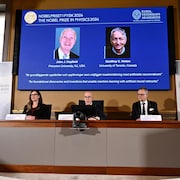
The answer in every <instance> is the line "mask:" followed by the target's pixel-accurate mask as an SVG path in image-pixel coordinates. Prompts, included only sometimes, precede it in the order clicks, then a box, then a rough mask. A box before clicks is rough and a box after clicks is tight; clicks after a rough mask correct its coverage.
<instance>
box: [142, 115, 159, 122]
mask: <svg viewBox="0 0 180 180" xmlns="http://www.w3.org/2000/svg"><path fill="white" fill-rule="evenodd" d="M140 121H162V116H161V115H140Z"/></svg>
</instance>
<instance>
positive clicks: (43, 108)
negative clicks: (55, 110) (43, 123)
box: [23, 104, 51, 119]
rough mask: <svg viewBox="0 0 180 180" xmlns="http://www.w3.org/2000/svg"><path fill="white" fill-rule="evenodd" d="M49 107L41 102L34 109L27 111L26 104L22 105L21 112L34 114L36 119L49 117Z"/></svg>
mask: <svg viewBox="0 0 180 180" xmlns="http://www.w3.org/2000/svg"><path fill="white" fill-rule="evenodd" d="M50 113H51V107H50V106H49V105H46V104H41V105H40V106H39V107H37V108H36V109H30V110H28V111H27V105H25V106H24V110H23V114H26V115H32V116H35V118H36V119H50Z"/></svg>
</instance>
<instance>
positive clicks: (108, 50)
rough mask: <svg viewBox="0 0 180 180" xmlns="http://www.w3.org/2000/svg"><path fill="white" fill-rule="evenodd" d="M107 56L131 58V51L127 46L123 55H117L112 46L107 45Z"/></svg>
mask: <svg viewBox="0 0 180 180" xmlns="http://www.w3.org/2000/svg"><path fill="white" fill-rule="evenodd" d="M106 58H130V52H129V49H128V48H127V47H126V50H125V52H124V53H123V54H122V55H117V54H115V53H114V52H113V51H112V47H106Z"/></svg>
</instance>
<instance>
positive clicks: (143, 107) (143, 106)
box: [142, 102, 145, 115]
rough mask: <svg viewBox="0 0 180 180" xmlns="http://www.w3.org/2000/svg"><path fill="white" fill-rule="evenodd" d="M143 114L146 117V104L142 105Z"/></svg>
mask: <svg viewBox="0 0 180 180" xmlns="http://www.w3.org/2000/svg"><path fill="white" fill-rule="evenodd" d="M142 114H143V115H145V103H144V102H143V103H142Z"/></svg>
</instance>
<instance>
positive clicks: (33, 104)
mask: <svg viewBox="0 0 180 180" xmlns="http://www.w3.org/2000/svg"><path fill="white" fill-rule="evenodd" d="M23 114H26V115H27V116H26V119H27V120H35V119H50V110H49V107H48V106H47V105H45V104H43V100H42V96H41V93H40V92H39V91H37V90H32V91H31V92H30V95H29V101H28V103H27V104H26V105H25V106H24V110H23Z"/></svg>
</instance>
